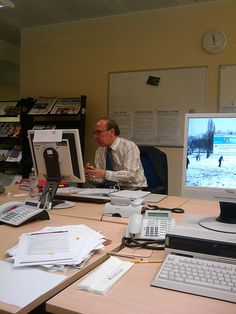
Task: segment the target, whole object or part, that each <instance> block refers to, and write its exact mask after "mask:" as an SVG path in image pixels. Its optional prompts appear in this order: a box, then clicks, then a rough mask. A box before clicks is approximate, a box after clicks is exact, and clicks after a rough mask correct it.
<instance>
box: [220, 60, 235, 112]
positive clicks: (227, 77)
mask: <svg viewBox="0 0 236 314" xmlns="http://www.w3.org/2000/svg"><path fill="white" fill-rule="evenodd" d="M219 87H220V88H219V112H236V64H231V65H221V66H220V83H219Z"/></svg>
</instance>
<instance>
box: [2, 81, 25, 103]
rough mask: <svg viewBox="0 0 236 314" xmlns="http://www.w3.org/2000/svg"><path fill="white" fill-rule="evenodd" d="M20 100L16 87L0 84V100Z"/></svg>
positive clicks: (18, 90)
mask: <svg viewBox="0 0 236 314" xmlns="http://www.w3.org/2000/svg"><path fill="white" fill-rule="evenodd" d="M17 99H20V89H19V87H17V86H13V85H5V84H0V100H17Z"/></svg>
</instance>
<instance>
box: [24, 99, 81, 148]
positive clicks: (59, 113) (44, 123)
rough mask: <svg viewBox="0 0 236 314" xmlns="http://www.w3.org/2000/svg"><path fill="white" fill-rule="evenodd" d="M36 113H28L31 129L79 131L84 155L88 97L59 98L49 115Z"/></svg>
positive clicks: (31, 111)
mask: <svg viewBox="0 0 236 314" xmlns="http://www.w3.org/2000/svg"><path fill="white" fill-rule="evenodd" d="M34 112H35V110H34V111H33V110H30V111H29V113H28V121H29V122H28V124H29V125H30V126H31V127H30V128H31V129H53V128H54V129H78V130H79V134H80V141H81V149H82V152H83V153H84V142H85V116H86V96H84V95H81V96H79V97H73V98H57V100H55V102H54V105H53V106H52V107H51V108H50V109H49V110H48V113H47V114H42V113H40V111H38V112H36V113H34Z"/></svg>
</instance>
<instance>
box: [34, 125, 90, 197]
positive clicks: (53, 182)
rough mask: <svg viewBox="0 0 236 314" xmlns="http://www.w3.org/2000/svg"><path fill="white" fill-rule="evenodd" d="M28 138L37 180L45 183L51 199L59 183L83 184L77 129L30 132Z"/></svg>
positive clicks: (82, 168) (81, 159)
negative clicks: (45, 181) (42, 180)
mask: <svg viewBox="0 0 236 314" xmlns="http://www.w3.org/2000/svg"><path fill="white" fill-rule="evenodd" d="M28 139H29V144H30V149H31V156H32V160H33V165H34V168H35V170H36V172H37V175H38V178H39V179H44V180H47V184H46V188H47V189H48V190H49V191H51V192H50V193H51V194H52V198H53V196H54V195H55V193H56V190H57V187H58V185H59V183H60V181H61V180H63V181H66V182H78V183H83V182H85V175H84V167H83V158H82V152H81V145H80V137H79V131H78V130H77V129H63V130H29V131H28ZM44 193H46V191H45V192H44Z"/></svg>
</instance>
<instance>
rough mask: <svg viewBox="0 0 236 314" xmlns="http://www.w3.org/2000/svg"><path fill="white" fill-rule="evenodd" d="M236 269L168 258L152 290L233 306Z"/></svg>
mask: <svg viewBox="0 0 236 314" xmlns="http://www.w3.org/2000/svg"><path fill="white" fill-rule="evenodd" d="M235 274H236V265H232V264H228V263H220V262H216V261H214V262H212V261H208V260H202V259H198V258H190V257H182V256H177V255H167V257H166V259H165V261H164V262H163V264H162V266H161V268H160V270H158V272H157V274H156V275H155V277H154V279H153V280H152V282H151V285H152V286H155V287H160V288H166V289H171V290H177V291H181V292H186V293H192V294H197V295H201V296H205V297H210V298H215V299H220V300H224V301H230V302H233V303H236V282H235Z"/></svg>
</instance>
